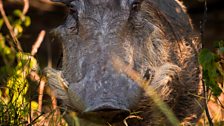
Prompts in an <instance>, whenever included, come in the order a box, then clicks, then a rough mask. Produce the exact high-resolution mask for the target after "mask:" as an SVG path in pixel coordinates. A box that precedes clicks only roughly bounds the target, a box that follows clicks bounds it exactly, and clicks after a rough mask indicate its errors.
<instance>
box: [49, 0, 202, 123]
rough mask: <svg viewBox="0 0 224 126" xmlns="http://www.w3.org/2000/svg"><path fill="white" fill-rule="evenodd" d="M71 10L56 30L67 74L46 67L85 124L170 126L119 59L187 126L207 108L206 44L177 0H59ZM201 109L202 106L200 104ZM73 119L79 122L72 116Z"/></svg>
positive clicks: (58, 92) (51, 82) (52, 82)
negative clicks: (201, 56) (202, 59)
mask: <svg viewBox="0 0 224 126" xmlns="http://www.w3.org/2000/svg"><path fill="white" fill-rule="evenodd" d="M53 1H55V2H62V3H64V4H66V5H67V6H68V7H69V8H70V12H69V15H68V17H67V20H66V22H65V23H64V24H63V25H61V26H59V27H58V28H56V29H55V30H53V32H52V33H53V35H54V37H55V38H57V39H58V40H59V41H60V42H61V43H62V46H63V63H62V69H61V71H59V70H55V69H51V68H46V69H45V74H46V76H47V77H48V82H49V85H50V86H51V88H52V89H53V90H54V92H55V94H56V95H57V97H58V99H61V100H62V102H63V106H64V107H65V108H67V109H66V110H67V111H66V112H67V113H69V112H76V113H77V114H78V117H79V118H80V120H81V121H80V123H81V126H91V125H99V126H104V125H107V124H108V123H109V124H112V125H115V126H123V125H124V124H123V121H122V120H124V119H125V118H126V117H127V116H128V115H129V114H130V113H131V112H138V116H140V117H142V118H143V120H139V119H136V118H133V119H128V120H127V123H128V125H129V126H136V125H137V126H149V125H170V123H169V121H168V120H167V119H166V117H165V116H164V115H163V114H161V112H160V110H159V109H158V108H157V107H156V106H155V105H154V104H153V102H152V100H151V98H150V97H149V96H146V95H145V93H144V90H143V89H142V88H141V87H139V86H138V84H137V82H136V81H135V80H134V79H133V78H130V77H129V76H128V75H127V74H125V73H123V72H122V70H119V69H122V68H119V69H117V68H115V66H114V65H113V63H114V61H113V59H114V57H119V59H121V61H122V62H123V63H125V64H127V65H128V66H129V67H131V69H132V70H133V71H135V72H136V73H138V75H139V76H141V78H142V79H144V80H147V81H148V82H149V84H148V85H149V86H151V87H153V88H154V89H155V90H156V91H157V92H158V94H159V95H160V96H161V98H162V99H163V100H164V101H165V102H166V103H167V104H168V105H169V106H170V108H171V109H172V110H173V112H174V114H175V115H176V116H177V118H178V119H179V120H180V121H181V122H182V123H185V124H187V123H192V122H195V121H197V119H198V117H199V116H200V114H201V112H202V110H201V108H200V107H199V106H200V105H199V104H200V103H201V99H199V97H196V96H197V95H199V96H200V95H202V93H201V90H200V88H201V79H200V69H199V65H198V62H197V53H198V50H199V49H200V43H199V41H198V38H197V36H196V35H195V34H194V31H193V28H192V26H191V22H190V19H189V17H188V15H187V14H186V13H185V12H184V9H183V7H182V6H181V4H180V3H179V2H177V1H175V0H53ZM201 106H203V105H202V104H201ZM65 118H66V120H67V121H68V122H69V123H70V125H73V124H72V123H74V122H72V121H71V118H70V117H69V116H68V115H65Z"/></svg>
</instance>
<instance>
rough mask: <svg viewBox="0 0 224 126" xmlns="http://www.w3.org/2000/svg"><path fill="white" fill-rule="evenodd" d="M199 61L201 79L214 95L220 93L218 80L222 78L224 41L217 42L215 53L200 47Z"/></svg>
mask: <svg viewBox="0 0 224 126" xmlns="http://www.w3.org/2000/svg"><path fill="white" fill-rule="evenodd" d="M199 63H200V64H201V65H202V68H203V79H204V82H205V84H206V86H207V87H208V88H209V89H210V90H211V92H212V93H213V95H214V96H219V95H220V94H221V93H222V89H221V88H220V85H219V84H218V83H219V82H221V83H222V81H223V78H224V69H223V67H224V41H220V42H218V46H217V53H213V52H211V51H209V50H208V49H202V50H201V52H200V54H199Z"/></svg>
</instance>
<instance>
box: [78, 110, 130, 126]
mask: <svg viewBox="0 0 224 126" xmlns="http://www.w3.org/2000/svg"><path fill="white" fill-rule="evenodd" d="M129 115H130V112H129V111H128V110H121V109H111V108H104V109H98V110H94V111H90V112H84V113H82V114H81V115H80V118H85V119H88V120H90V121H92V122H95V123H103V124H105V123H116V122H120V121H123V120H124V119H125V118H126V117H128V116H129Z"/></svg>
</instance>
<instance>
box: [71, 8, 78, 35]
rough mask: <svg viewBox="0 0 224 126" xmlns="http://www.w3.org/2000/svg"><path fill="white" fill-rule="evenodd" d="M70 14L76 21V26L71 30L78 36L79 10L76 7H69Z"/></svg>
mask: <svg viewBox="0 0 224 126" xmlns="http://www.w3.org/2000/svg"><path fill="white" fill-rule="evenodd" d="M69 9H70V10H69V13H70V14H71V15H72V17H73V18H74V20H75V24H74V25H73V26H72V27H70V29H71V30H72V31H73V32H75V33H76V34H78V32H79V15H78V9H77V7H76V6H75V5H72V4H71V5H70V6H69Z"/></svg>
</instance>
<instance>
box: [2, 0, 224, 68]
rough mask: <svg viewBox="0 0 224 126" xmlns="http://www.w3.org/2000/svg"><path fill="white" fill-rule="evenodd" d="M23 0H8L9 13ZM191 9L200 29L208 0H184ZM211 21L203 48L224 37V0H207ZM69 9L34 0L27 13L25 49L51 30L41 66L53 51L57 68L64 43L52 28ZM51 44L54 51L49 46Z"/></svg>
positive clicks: (207, 26) (40, 50) (40, 56)
mask: <svg viewBox="0 0 224 126" xmlns="http://www.w3.org/2000/svg"><path fill="white" fill-rule="evenodd" d="M21 1H22V0H6V1H4V2H3V3H4V8H5V11H6V12H7V14H11V13H12V11H13V10H14V9H22V7H23V6H22V5H23V4H22V2H21ZM182 1H183V2H184V5H185V6H186V9H187V12H188V13H189V15H190V17H191V18H192V22H193V25H194V27H195V29H196V30H198V31H200V22H201V21H202V20H203V14H204V2H203V0H182ZM207 7H208V10H207V18H206V19H207V22H206V25H205V30H204V32H205V33H204V42H203V47H204V48H209V49H211V50H212V49H213V45H214V43H215V42H217V41H220V40H224V0H207ZM67 11H68V10H67V9H66V7H64V6H63V5H61V4H53V3H50V2H49V1H48V0H30V9H29V12H28V14H27V15H29V16H30V17H31V26H30V27H29V28H27V29H26V30H25V32H24V35H23V36H22V38H21V39H20V41H21V44H22V46H23V49H24V50H25V52H30V50H31V47H32V44H33V43H34V42H35V40H36V38H37V36H38V34H39V32H40V31H41V30H46V31H47V36H46V37H45V40H44V42H43V43H42V45H41V47H40V49H39V51H38V54H37V56H36V57H37V59H38V61H39V63H40V66H41V67H44V66H46V65H47V61H48V57H49V52H52V57H53V58H52V60H53V66H54V67H55V66H56V64H57V62H58V60H59V57H60V56H59V55H60V54H61V49H60V45H59V44H58V43H56V42H53V41H51V39H50V38H49V37H48V36H49V34H48V33H49V31H50V30H51V29H52V28H55V27H57V26H58V25H60V24H62V23H63V21H64V20H65V17H66V15H67ZM49 45H50V46H51V49H52V51H51V50H49V49H48V46H49Z"/></svg>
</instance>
